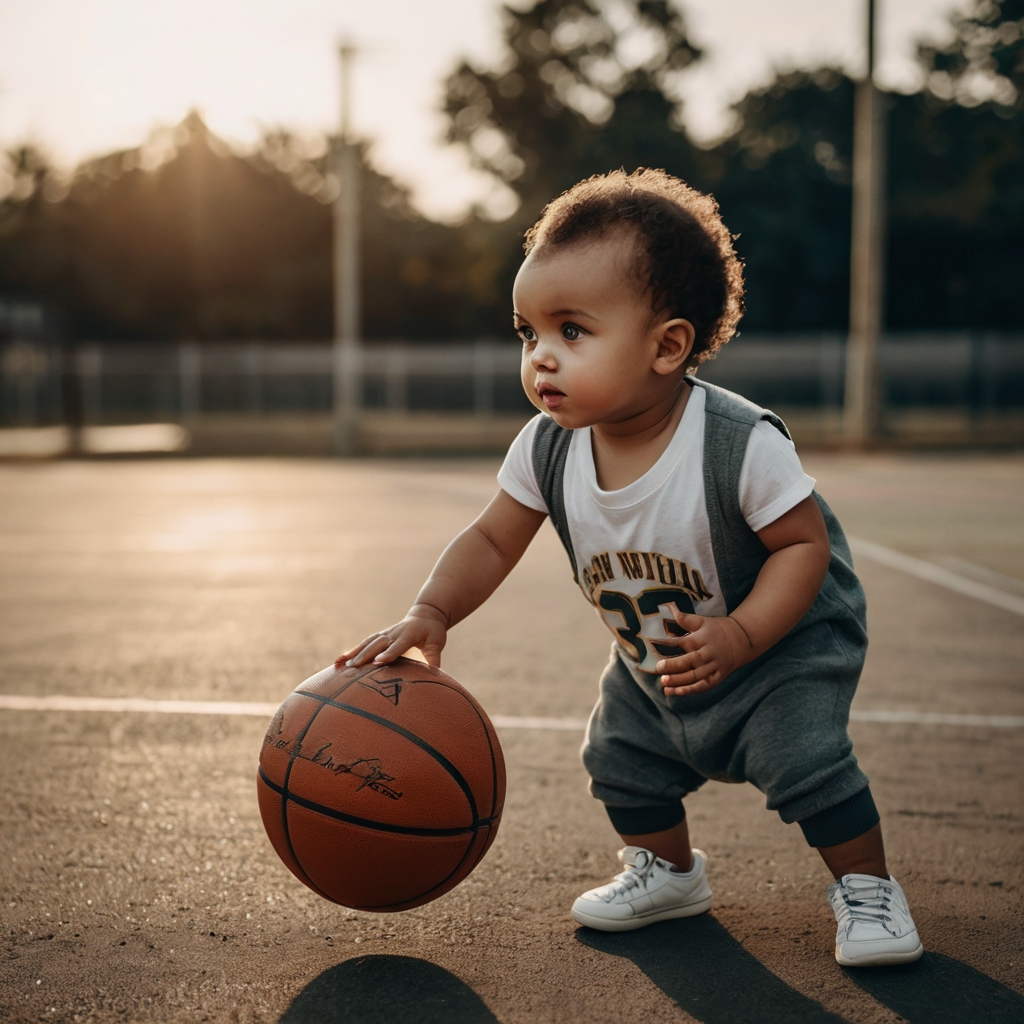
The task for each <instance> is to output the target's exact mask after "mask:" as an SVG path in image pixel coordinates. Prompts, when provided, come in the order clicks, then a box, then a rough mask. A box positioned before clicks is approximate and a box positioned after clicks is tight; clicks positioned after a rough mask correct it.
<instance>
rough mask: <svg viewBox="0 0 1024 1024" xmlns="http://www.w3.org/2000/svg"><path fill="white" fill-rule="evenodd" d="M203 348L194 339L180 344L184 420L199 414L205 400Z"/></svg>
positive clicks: (179, 368)
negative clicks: (203, 389)
mask: <svg viewBox="0 0 1024 1024" xmlns="http://www.w3.org/2000/svg"><path fill="white" fill-rule="evenodd" d="M202 373H203V357H202V350H201V349H200V348H199V345H198V344H197V343H196V342H194V341H183V342H181V344H180V345H179V346H178V375H179V377H180V378H181V387H180V399H181V418H182V420H190V419H194V418H195V417H196V416H198V415H199V412H200V410H201V408H202V401H203V391H202V388H203V377H202Z"/></svg>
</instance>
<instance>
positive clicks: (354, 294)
mask: <svg viewBox="0 0 1024 1024" xmlns="http://www.w3.org/2000/svg"><path fill="white" fill-rule="evenodd" d="M338 54H339V57H340V58H341V135H340V138H339V140H338V147H337V150H336V153H335V173H336V174H337V176H338V180H339V182H340V185H341V188H340V191H339V192H338V198H337V200H336V201H335V203H334V360H333V367H334V374H333V376H334V450H335V452H336V453H337V454H338V455H353V454H354V453H355V451H356V446H357V432H358V429H359V409H360V406H361V405H362V341H361V335H362V323H361V320H362V311H361V309H360V276H361V275H360V267H359V169H360V168H359V147H358V146H357V144H356V142H355V140H354V139H353V135H352V65H353V64H354V62H355V56H356V48H355V46H353V45H352V44H351V43H350V42H347V41H346V42H342V44H341V46H340V47H339V48H338Z"/></svg>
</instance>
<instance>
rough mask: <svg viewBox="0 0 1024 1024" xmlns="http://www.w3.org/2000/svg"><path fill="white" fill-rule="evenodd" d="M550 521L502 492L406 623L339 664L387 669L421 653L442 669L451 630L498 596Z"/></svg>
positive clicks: (442, 565) (461, 539)
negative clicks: (404, 657) (402, 657)
mask: <svg viewBox="0 0 1024 1024" xmlns="http://www.w3.org/2000/svg"><path fill="white" fill-rule="evenodd" d="M546 518H547V513H546V512H538V511H536V510H535V509H532V508H527V506H526V505H523V504H521V503H520V502H518V501H516V500H515V498H513V497H511V496H510V495H509V494H507V493H506V492H505V491H498V493H497V494H496V495H495V496H494V498H493V499H492V500H491V503H490V504H489V505H488V506H487V508H485V509H484V510H483V512H481V513H480V515H479V516H478V517H477V519H476V521H475V522H473V523H472V524H471V525H470V526H468V527H466V529H465V530H463V531H462V533H460V534H459V535H458V536H457V537H456V538H455V540H453V541H452V542H451V544H449V545H448V547H447V548H445V551H444V554H442V555H441V557H440V558H439V559H438V562H437V565H435V566H434V570H433V572H431V574H430V577H429V578H428V580H427V582H426V583H424V584H423V587H422V589H421V590H420V592H419V595H418V596H417V598H416V603H415V604H414V605H413V606H412V607H411V608H410V609H409V611H408V613H407V614H406V616H405V618H404V619H402V621H401V622H396V623H395V625H393V626H391V627H389V628H388V629H385V630H384V631H383V632H380V633H371V634H370V636H368V637H367V638H366V639H365V640H362V641H361V642H360V643H358V644H356V645H355V646H354V647H352V648H350V649H349V650H347V651H345V652H344V653H343V654H341V655H340V656H339V657H338V660H337V662H336V663H335V664H337V665H338V667H339V668H340V667H342V666H343V665H346V664H349V665H356V666H358V665H365V664H366V663H367V662H369V661H371V660H372V661H374V662H377V663H379V664H386V663H387V662H389V661H394V660H395V658H397V657H399V656H400V655H402V654H404V653H405V652H406V651H407V650H409V648H410V647H418V648H419V649H420V650H421V651H422V652H423V656H424V657H425V658H426V659H427V662H428V664H430V665H434V666H439V665H440V664H441V650H442V648H443V647H444V645H445V641H446V639H447V636H448V630H449V629H451V627H452V626H454V625H455V623H456V622H460V621H461V620H462V619H464V618H465V617H466V616H467V615H469V614H470V613H471V612H473V611H475V610H476V609H477V608H479V607H480V605H482V604H483V603H484V601H486V600H487V598H489V597H490V596H491V594H493V593H494V591H495V590H496V589H497V588H498V585H499V584H500V583H501V581H502V580H503V579H504V578H505V577H506V576H507V575H508V574H509V573H510V572H511V571H512V569H513V568H514V567H515V564H516V563H517V562H518V561H519V559H520V558H522V557H523V552H524V551H525V550H526V549H527V547H529V544H530V541H531V540H533V537H534V535H535V534H536V532H537V531H538V530H539V529H540V524H541V523H543V522H544V520H545V519H546Z"/></svg>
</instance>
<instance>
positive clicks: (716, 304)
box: [523, 167, 743, 369]
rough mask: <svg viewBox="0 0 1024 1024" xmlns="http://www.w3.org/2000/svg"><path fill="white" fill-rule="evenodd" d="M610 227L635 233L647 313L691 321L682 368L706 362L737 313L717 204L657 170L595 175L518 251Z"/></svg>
mask: <svg viewBox="0 0 1024 1024" xmlns="http://www.w3.org/2000/svg"><path fill="white" fill-rule="evenodd" d="M616 229H626V230H629V231H632V232H633V233H634V234H635V237H636V243H637V253H638V256H639V259H638V260H637V261H636V264H635V266H634V272H635V276H636V279H637V282H638V284H640V285H641V287H643V288H644V289H645V290H646V291H647V293H648V294H649V295H650V297H651V301H652V306H653V311H654V312H655V313H657V314H667V316H668V317H669V318H670V319H672V318H675V317H682V318H683V319H686V320H689V321H690V323H692V324H693V327H694V332H695V336H694V342H693V351H692V352H691V353H690V358H689V362H688V366H687V369H693V368H695V367H696V366H698V365H699V364H700V363H703V362H705V361H706V360H708V359H712V358H713V357H714V355H715V353H716V352H717V351H718V350H719V349H720V348H721V347H722V346H723V345H724V344H725V343H726V342H727V341H728V340H729V339H730V338H731V337H732V336H733V334H734V333H735V332H736V325H737V324H738V323H739V320H740V317H741V316H742V315H743V264H742V262H741V261H740V258H739V257H738V256H737V255H736V252H735V250H734V249H733V245H732V243H733V236H732V235H731V234H730V233H729V230H728V228H726V226H725V225H724V224H723V223H722V217H721V215H720V213H719V211H718V203H716V202H715V200H714V198H712V197H711V196H709V195H704V194H703V193H701V192H698V191H697V190H696V189H694V188H691V187H690V186H689V185H687V184H686V182H684V181H681V180H680V179H679V178H675V177H673V176H672V175H671V174H667V173H666V172H665V171H661V170H650V169H648V168H644V167H642V168H640V169H639V170H636V171H634V172H633V173H632V174H626V172H625V171H623V170H619V171H611V172H610V173H609V174H595V175H594V176H593V177H592V178H587V179H586V180H585V181H581V182H579V184H577V185H573V187H572V188H571V189H569V190H568V191H567V192H563V193H562V195H560V196H559V197H558V198H557V199H553V200H552V201H551V202H550V203H548V205H547V206H546V207H545V208H544V211H543V213H541V215H540V219H539V220H538V221H537V223H536V224H534V225H533V227H532V228H530V230H529V231H527V232H526V237H525V241H524V243H523V248H524V249H525V250H526V254H527V255H529V254H530V253H536V254H537V255H538V256H542V255H543V254H544V253H545V252H546V251H547V250H549V249H561V248H563V247H566V246H570V245H573V244H577V243H580V242H585V241H591V240H593V239H596V238H601V237H602V236H605V235H607V234H608V233H609V232H611V231H614V230H616Z"/></svg>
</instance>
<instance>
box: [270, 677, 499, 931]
mask: <svg viewBox="0 0 1024 1024" xmlns="http://www.w3.org/2000/svg"><path fill="white" fill-rule="evenodd" d="M256 788H257V790H258V793H259V802H260V813H261V814H262V816H263V825H264V827H265V828H266V830H267V835H268V836H269V837H270V841H271V843H273V845H274V849H275V850H276V851H277V853H278V856H280V858H281V860H283V861H284V863H285V865H286V866H287V867H288V868H289V869H290V870H291V871H292V873H293V874H294V875H295V876H296V877H297V878H298V879H300V881H302V882H304V883H305V884H306V885H308V886H309V887H310V889H312V890H313V891H314V892H316V893H319V894H320V895H321V896H323V897H325V898H326V899H329V900H332V901H333V902H335V903H340V904H342V905H343V906H346V907H352V908H354V909H356V910H373V911H392V910H408V909H410V908H411V907H418V906H420V905H421V904H423V903H429V902H430V901H431V900H434V899H437V897H438V896H441V895H443V894H444V893H446V892H448V890H449V889H452V888H454V887H455V886H456V885H458V884H459V882H461V881H462V880H463V879H464V878H465V877H466V876H467V875H468V874H469V873H470V872H471V871H472V870H473V868H475V867H476V865H477V864H479V863H480V860H481V858H482V857H483V855H484V854H485V853H486V852H487V849H488V847H489V846H490V845H491V843H492V842H493V840H494V836H495V833H496V832H497V830H498V822H499V820H500V818H501V809H502V805H503V804H504V802H505V762H504V760H503V758H502V755H501V747H500V745H499V744H498V737H497V735H496V734H495V731H494V727H493V726H492V725H491V723H490V720H489V719H488V718H487V715H486V714H485V713H484V710H483V708H481V707H480V705H479V704H478V703H477V702H476V701H475V700H474V699H473V697H472V696H470V694H469V693H468V691H466V690H465V689H463V688H462V687H461V686H460V685H459V684H458V683H457V682H456V681H455V680H454V679H452V677H451V676H449V675H446V674H445V673H444V672H442V671H440V669H436V668H431V667H430V666H428V665H424V664H422V663H420V662H417V661H410V660H409V659H407V658H399V659H398V661H396V662H393V663H392V664H390V665H364V666H362V667H360V668H345V669H340V670H339V669H335V668H334V666H331V667H330V668H325V669H324V670H323V671H322V672H318V673H317V674H316V675H315V676H310V678H309V679H307V680H306V681H305V682H304V683H302V684H301V685H300V686H299V687H298V688H297V689H296V690H295V691H294V692H293V693H292V694H291V695H290V696H289V697H288V699H287V700H285V702H284V703H283V704H282V705H281V707H280V709H279V710H278V712H277V714H276V715H275V716H274V718H273V720H272V721H271V723H270V728H269V730H268V731H267V735H266V737H265V738H264V741H263V750H262V752H261V753H260V765H259V772H258V775H257V781H256Z"/></svg>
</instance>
